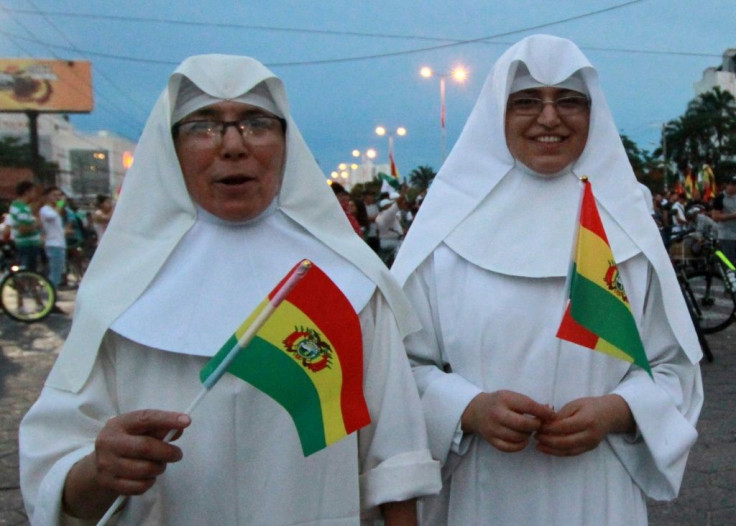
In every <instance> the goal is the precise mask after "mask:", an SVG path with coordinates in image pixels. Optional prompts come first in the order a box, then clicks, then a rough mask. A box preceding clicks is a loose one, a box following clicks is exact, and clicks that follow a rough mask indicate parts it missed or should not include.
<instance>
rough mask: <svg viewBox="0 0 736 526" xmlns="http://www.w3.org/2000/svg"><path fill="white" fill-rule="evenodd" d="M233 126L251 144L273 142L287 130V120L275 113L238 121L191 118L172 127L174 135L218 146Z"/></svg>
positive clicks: (206, 144)
mask: <svg viewBox="0 0 736 526" xmlns="http://www.w3.org/2000/svg"><path fill="white" fill-rule="evenodd" d="M230 126H232V127H234V128H235V129H236V130H238V132H239V133H240V136H241V137H242V138H243V139H244V140H246V141H248V142H249V143H251V144H255V145H262V144H270V143H273V142H274V141H275V140H276V139H277V138H278V137H280V136H281V134H282V133H283V132H284V131H285V130H286V121H285V120H284V119H282V118H280V117H276V116H275V115H252V116H249V117H243V118H242V119H238V120H236V121H217V120H191V121H183V122H178V123H176V124H175V125H174V126H173V127H172V128H171V130H172V132H173V133H174V137H181V138H183V139H187V140H190V141H195V142H198V143H201V144H202V145H204V146H218V145H220V144H221V143H222V137H223V136H224V135H225V133H226V132H227V129H228V128H229V127H230Z"/></svg>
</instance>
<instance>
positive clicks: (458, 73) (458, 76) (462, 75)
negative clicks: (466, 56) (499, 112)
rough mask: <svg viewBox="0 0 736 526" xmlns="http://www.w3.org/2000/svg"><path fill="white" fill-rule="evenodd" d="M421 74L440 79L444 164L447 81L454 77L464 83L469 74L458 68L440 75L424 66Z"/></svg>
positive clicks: (443, 159)
mask: <svg viewBox="0 0 736 526" xmlns="http://www.w3.org/2000/svg"><path fill="white" fill-rule="evenodd" d="M419 74H420V75H421V76H422V77H424V78H430V77H432V76H437V77H439V78H440V127H441V129H442V162H443V163H444V162H445V158H446V157H447V130H446V129H445V79H446V78H447V77H452V78H453V79H455V81H457V82H463V81H464V80H465V79H467V78H468V72H467V71H466V70H465V69H464V68H463V67H460V66H458V67H456V68H455V69H453V70H452V72H451V73H438V72H436V71H434V70H433V69H432V68H430V67H428V66H424V67H423V68H422V69H420V70H419Z"/></svg>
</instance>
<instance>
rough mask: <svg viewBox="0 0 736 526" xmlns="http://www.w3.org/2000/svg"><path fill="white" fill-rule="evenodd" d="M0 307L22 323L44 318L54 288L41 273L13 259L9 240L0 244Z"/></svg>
mask: <svg viewBox="0 0 736 526" xmlns="http://www.w3.org/2000/svg"><path fill="white" fill-rule="evenodd" d="M0 272H1V274H0V308H2V310H3V311H4V312H5V314H7V315H8V316H9V317H10V318H12V319H14V320H16V321H21V322H24V323H31V322H34V321H40V320H43V319H44V318H46V317H47V316H48V315H49V314H51V311H52V310H53V308H54V305H55V304H56V289H54V286H53V285H52V284H51V282H50V281H49V280H48V279H46V277H45V276H43V275H42V274H39V273H38V272H34V271H32V270H27V269H24V268H22V267H20V266H19V265H18V264H16V263H15V251H14V249H13V247H12V246H11V245H10V244H9V243H4V244H3V245H2V247H0Z"/></svg>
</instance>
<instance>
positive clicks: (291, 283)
mask: <svg viewBox="0 0 736 526" xmlns="http://www.w3.org/2000/svg"><path fill="white" fill-rule="evenodd" d="M310 268H312V263H311V262H310V261H309V260H307V259H304V260H302V261H301V263H299V266H298V267H297V269H296V270H295V271H294V273H293V274H292V275H291V276H289V278H288V279H287V280H286V282H285V283H284V284H283V285H282V286H281V288H280V289H279V290H278V291H277V292H276V294H274V297H273V298H271V300H270V301H269V302H268V303H267V304H266V305H265V306H264V307H263V310H262V311H261V312H260V313H258V316H256V319H255V320H253V323H251V324H250V325H249V326H248V328H247V329H246V331H245V332H244V333H243V335H242V336H241V337H240V338H238V341H237V342H235V344H234V345H233V346H232V348H231V349H230V350H229V351H228V353H227V355H226V356H225V358H224V359H223V360H222V361H221V362H220V363H219V364H218V366H217V367H216V368H215V370H214V371H212V372H211V373H210V375H209V376H208V377H207V378H205V380H204V381H203V382H202V384H203V386H204V387H203V388H202V390H201V391H200V392H199V394H198V395H197V396H196V397H195V398H194V400H192V403H191V404H189V407H188V408H187V409H186V411H185V413H186V414H187V415H191V414H192V412H193V411H194V409H195V408H196V407H197V406H198V405H199V403H200V402H201V401H202V400H203V399H204V397H205V395H206V394H207V393H208V392H209V390H210V389H212V386H214V385H215V384H216V383H217V381H218V380H219V379H220V378H222V375H223V374H225V371H227V368H228V367H229V366H230V364H231V363H232V362H233V360H234V359H235V357H236V356H237V354H238V351H240V350H241V349H242V348H244V347H247V345H248V344H249V343H250V341H251V340H252V339H253V336H255V335H256V333H257V332H258V331H259V330H261V327H263V324H265V323H266V321H268V318H270V317H271V315H272V314H273V313H274V311H275V310H276V308H277V307H278V306H279V305H280V304H281V302H282V301H283V300H284V298H286V296H287V295H288V294H289V292H291V291H292V289H293V288H294V287H295V286H296V284H297V283H298V282H299V281H300V280H301V279H302V278H303V277H304V276H305V275H306V273H307V271H309V269H310ZM175 434H176V429H172V430H170V431H169V432H168V433H167V434H166V436H165V437H164V439H163V441H164V442H170V441H171V439H172V438H174V435H175ZM126 498H127V496H126V495H119V496H118V498H117V499H115V502H113V503H112V505H111V506H110V508H108V510H107V512H105V514H104V515H103V516H102V518H101V519H100V520H99V521H98V522H97V526H104V525H105V524H107V522H108V521H109V520H110V519H111V518H112V516H113V515H114V514H115V512H117V511H118V509H120V506H122V505H123V502H125V499H126Z"/></svg>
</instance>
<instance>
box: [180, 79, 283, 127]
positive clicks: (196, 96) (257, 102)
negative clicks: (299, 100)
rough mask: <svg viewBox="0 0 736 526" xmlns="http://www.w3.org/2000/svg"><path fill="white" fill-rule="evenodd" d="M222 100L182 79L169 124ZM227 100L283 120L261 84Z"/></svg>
mask: <svg viewBox="0 0 736 526" xmlns="http://www.w3.org/2000/svg"><path fill="white" fill-rule="evenodd" d="M223 100H225V99H220V98H218V97H213V96H212V95H209V94H208V93H205V92H204V91H202V90H201V89H199V87H198V86H197V85H196V84H194V83H193V82H192V81H191V80H189V79H188V78H186V77H184V78H182V80H181V84H180V85H179V93H178V95H177V97H176V106H175V107H174V111H173V113H172V115H171V123H172V124H176V123H177V122H179V121H180V120H182V119H183V118H184V117H186V116H187V115H189V114H190V113H194V112H195V111H197V110H201V109H202V108H204V107H206V106H211V105H212V104H217V103H218V102H222V101H223ZM227 100H232V101H235V102H242V103H243V104H249V105H251V106H256V107H258V108H261V109H263V110H266V111H267V112H269V113H271V114H273V115H276V116H277V117H281V118H282V119H283V118H284V115H283V114H282V113H281V110H279V109H278V107H277V106H276V103H275V102H274V100H273V98H272V97H271V93H269V91H268V88H266V85H265V84H263V83H261V84H258V85H256V86H255V87H254V88H253V89H252V90H250V91H249V92H247V93H244V94H242V95H240V96H239V97H235V98H232V99H227Z"/></svg>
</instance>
